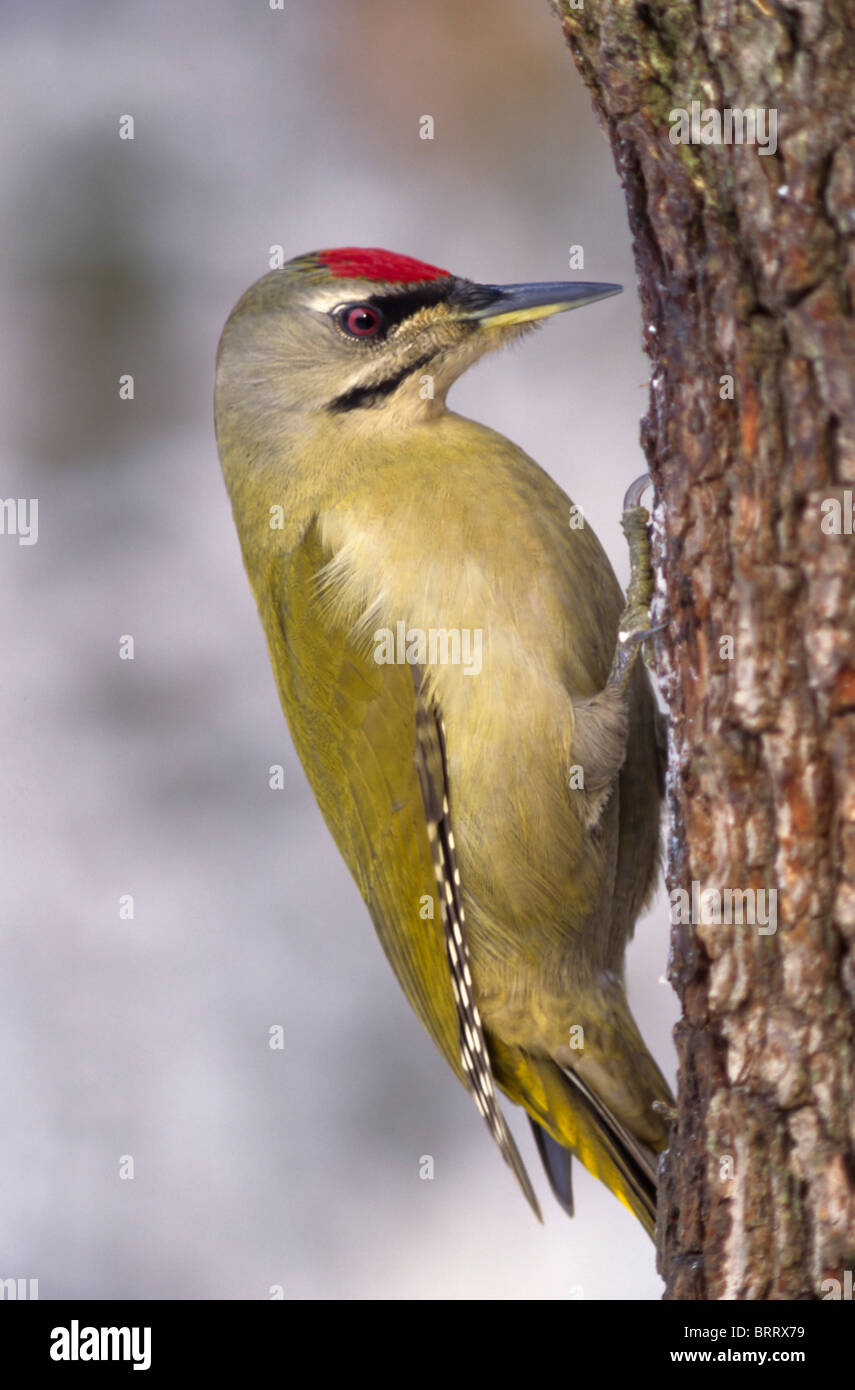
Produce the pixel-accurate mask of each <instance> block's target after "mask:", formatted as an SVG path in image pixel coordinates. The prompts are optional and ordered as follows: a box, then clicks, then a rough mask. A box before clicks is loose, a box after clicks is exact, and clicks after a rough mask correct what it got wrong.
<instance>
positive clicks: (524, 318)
mask: <svg viewBox="0 0 855 1390" xmlns="http://www.w3.org/2000/svg"><path fill="white" fill-rule="evenodd" d="M620 288H621V287H620V286H619V285H603V284H585V283H576V284H572V283H570V284H562V283H554V284H530V285H478V284H474V283H473V282H472V281H471V280H465V279H462V278H460V277H459V276H457V275H452V274H451V272H450V271H447V270H440V269H439V268H438V267H437V266H433V265H426V264H425V263H424V262H422V261H417V260H413V259H412V258H411V257H409V256H399V255H395V254H394V253H393V252H391V251H380V250H376V249H374V248H366V247H352V246H349V247H342V248H339V249H338V250H334V251H316V252H314V253H312V254H311V255H307V256H298V257H297V258H296V259H294V260H292V261H289V262H288V263H287V264H286V265H284V266H283V267H282V268H281V270H274V271H271V272H270V274H268V275H265V276H263V277H262V279H260V280H258V281H256V283H255V284H254V285H252V286H251V288H250V289H248V290H247V292H246V293H245V294H244V295H243V297H242V298H241V299H240V300H239V302H238V304H237V305H236V306H235V309H234V310H233V312H232V314H231V316H230V318H229V320H228V322H227V324H226V326H225V329H224V330H223V335H222V338H221V340H220V347H219V352H218V356H217V398H218V403H217V411H218V420H219V416H220V412H221V410H222V411H228V410H229V409H230V408H232V409H235V410H240V412H241V414H242V415H243V417H244V420H245V422H246V420H247V413H248V414H249V416H250V417H252V416H255V424H256V425H257V426H262V427H263V425H264V423H266V417H267V416H268V414H269V413H270V412H273V413H275V414H276V415H278V416H279V417H280V420H281V417H282V412H289V413H291V415H292V424H293V426H294V428H295V429H299V427H300V420H299V417H305V416H312V415H318V414H323V415H324V416H325V417H326V418H327V419H328V420H333V419H336V418H337V419H339V420H343V419H345V418H348V419H349V420H351V421H353V422H354V423H356V422H359V421H364V422H365V423H367V424H368V425H369V426H379V427H384V428H386V427H388V428H398V427H404V428H406V427H407V426H408V425H409V424H411V423H412V422H413V421H415V420H417V419H424V418H426V417H428V416H430V415H431V414H435V413H437V412H439V411H442V410H444V408H445V396H446V393H447V391H448V389H449V387H450V386H451V384H452V382H453V381H454V380H455V379H456V378H457V377H458V376H460V374H461V372H463V371H465V370H466V368H467V367H468V366H470V364H471V363H472V362H474V361H476V360H477V359H478V358H479V357H481V356H482V355H483V354H484V353H485V352H489V351H490V350H491V349H494V348H497V347H501V346H502V345H503V344H504V343H506V342H508V341H510V340H511V339H513V338H515V337H517V336H519V334H520V333H522V332H525V331H526V329H528V328H530V327H531V326H532V325H534V324H535V323H536V321H537V320H538V319H542V318H545V317H547V316H548V315H550V314H556V313H560V312H561V311H562V310H565V309H575V308H578V307H579V306H580V305H582V304H592V303H595V302H596V301H597V300H599V299H605V298H607V297H608V296H609V295H612V294H618V293H619V292H620Z"/></svg>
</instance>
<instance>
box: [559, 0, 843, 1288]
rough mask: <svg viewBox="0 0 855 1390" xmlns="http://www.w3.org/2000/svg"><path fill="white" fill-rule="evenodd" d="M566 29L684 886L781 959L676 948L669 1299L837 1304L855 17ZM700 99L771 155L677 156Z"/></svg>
mask: <svg viewBox="0 0 855 1390" xmlns="http://www.w3.org/2000/svg"><path fill="white" fill-rule="evenodd" d="M554 7H555V9H556V12H557V13H558V16H559V18H560V21H561V24H562V27H563V29H564V33H565V35H566V38H567V41H568V43H569V46H570V48H571V51H572V53H573V56H574V58H575V61H576V64H577V67H578V69H579V71H580V73H581V75H582V77H583V79H584V80H585V82H586V83H587V85H588V87H589V89H590V91H591V94H592V96H593V100H594V106H595V110H596V111H597V113H598V115H599V118H600V120H601V122H602V124H603V126H604V128H605V131H606V133H607V135H608V138H609V140H610V141H611V145H612V148H613V151H614V156H615V160H616V163H617V167H618V171H619V174H620V177H621V180H622V182H623V185H624V188H625V191H626V199H627V206H628V211H629V221H630V226H631V230H632V235H633V241H634V250H635V258H636V266H637V271H638V279H639V287H640V293H641V302H642V308H643V314H644V329H643V335H644V342H645V345H646V349H647V351H648V353H649V355H650V358H651V362H652V367H651V384H650V402H649V409H648V412H647V415H646V417H645V419H644V421H643V423H642V443H643V446H644V449H645V452H646V455H647V459H648V464H649V467H650V471H651V473H652V475H653V479H654V484H655V489H656V498H657V506H656V526H655V537H656V553H655V559H656V565H657V569H658V573H659V592H658V599H657V611H655V614H654V616H655V618H656V620H657V621H663V622H666V623H667V630H666V631H665V632H664V633H663V635H662V638H661V640H660V645H659V654H658V661H657V673H658V675H659V679H660V688H661V689H662V691H663V694H664V696H665V699H666V701H667V704H668V708H669V711H670V739H669V783H668V803H669V832H668V851H667V880H668V888H669V891H670V890H673V889H678V888H682V889H686V890H689V889H690V887H691V883H692V881H695V882H696V883H698V884H699V885H700V889H701V890H704V889H708V888H712V889H716V890H719V891H721V890H723V889H725V888H730V889H755V890H756V889H765V890H767V891H768V890H770V889H775V890H777V895H778V896H777V919H778V922H777V931H776V932H774V934H771V933H770V934H761V933H760V932H759V931H758V930H757V927H756V926H754V927H752V926H748V925H743V926H738V925H725V924H699V925H694V926H687V927H675V928H673V938H672V954H671V979H672V982H673V983H674V985H675V988H676V989H677V991H678V993H679V996H680V999H681V1002H682V1008H683V1018H682V1021H681V1022H680V1024H679V1025H678V1029H677V1041H678V1053H679V1101H678V1114H677V1119H676V1124H675V1127H674V1130H673V1134H672V1145H671V1149H670V1153H669V1155H668V1156H667V1158H666V1160H665V1166H664V1176H663V1181H662V1186H661V1191H660V1222H659V1256H660V1269H661V1271H662V1273H663V1275H664V1277H665V1280H666V1294H665V1296H666V1297H667V1298H674V1299H700V1298H713V1299H721V1298H731V1299H792V1298H797V1299H816V1298H821V1297H823V1296H824V1292H827V1290H826V1291H823V1290H822V1288H821V1285H822V1282H823V1281H824V1280H826V1279H837V1280H840V1281H842V1280H843V1271H844V1270H846V1269H850V1270H851V1269H852V1268H853V1267H855V1105H853V1094H854V1093H855V1066H853V1061H855V535H852V534H828V533H827V531H826V530H824V529H823V526H824V525H825V526H828V525H829V515H830V514H829V511H828V503H827V499H830V498H836V499H839V500H840V501H841V503H842V504H843V507H844V517H843V524H844V527H845V523H846V515H845V504H846V494H847V492H848V493H849V495H850V497H851V496H852V492H853V489H855V320H853V299H855V239H853V234H855V13H853V9H852V7H851V5H848V4H846V3H843V0H790V2H789V3H788V4H787V5H786V6H785V5H784V4H780V3H777V0H741V2H740V0H710V3H704V4H697V3H684V2H682V0H678V3H668V2H667V0H666V3H656V2H653V0H651V2H650V3H646V2H644V0H639V3H627V2H625V0H584V9H576V8H573V7H572V5H571V4H570V3H568V0H554ZM694 100H698V101H700V103H701V106H702V107H703V108H716V109H718V110H719V111H723V110H724V109H725V108H742V109H744V108H749V107H751V108H755V107H763V108H770V109H774V110H776V111H777V122H778V128H777V143H778V148H777V152H776V153H775V154H768V155H761V154H760V153H759V149H758V148H757V146H749V145H742V146H739V145H730V146H729V145H725V144H719V145H703V144H673V143H671V140H670V138H669V132H670V130H671V127H672V124H673V119H672V117H671V112H672V111H673V110H674V109H675V108H686V109H690V108H691V103H692V101H694ZM726 376H731V377H732V378H733V398H732V399H728V398H727V395H726V393H727V387H726V384H725V385H724V386H722V381H721V378H723V377H726ZM723 392H724V394H723ZM728 636H730V637H732V639H733V643H732V654H731V652H730V649H729V647H728V645H727V643H724V645H723V639H724V638H726V637H728ZM728 1160H730V1161H728Z"/></svg>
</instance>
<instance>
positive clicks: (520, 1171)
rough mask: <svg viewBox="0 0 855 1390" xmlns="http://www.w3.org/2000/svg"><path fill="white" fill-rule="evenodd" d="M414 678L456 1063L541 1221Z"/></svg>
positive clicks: (433, 712)
mask: <svg viewBox="0 0 855 1390" xmlns="http://www.w3.org/2000/svg"><path fill="white" fill-rule="evenodd" d="M413 680H414V684H415V692H416V747H415V761H416V771H417V773H418V779H419V786H420V788H421V793H422V801H423V802H424V808H425V817H426V820H427V832H428V839H429V841H430V848H431V854H432V856H433V867H434V873H435V874H436V882H437V892H438V896H439V904H440V915H441V918H442V929H443V935H444V937H445V948H446V954H447V956H448V965H449V973H450V977H451V989H452V993H453V995H454V1002H455V1005H456V1007H457V1019H458V1024H459V1028H460V1061H461V1064H462V1067H463V1072H464V1075H465V1077H466V1081H467V1084H468V1086H469V1089H470V1090H471V1092H472V1096H473V1098H474V1101H475V1104H476V1105H477V1107H478V1110H479V1112H480V1113H481V1115H482V1116H483V1118H484V1120H485V1122H486V1124H487V1127H488V1129H489V1130H490V1133H491V1134H492V1136H493V1138H494V1140H495V1142H496V1144H497V1145H498V1147H499V1151H500V1152H501V1154H502V1157H503V1158H504V1160H505V1162H506V1163H507V1164H508V1166H509V1168H510V1169H511V1170H512V1171H513V1173H514V1174H515V1175H516V1178H517V1181H518V1182H519V1184H520V1187H521V1188H522V1190H523V1192H524V1193H525V1196H526V1199H527V1200H528V1202H529V1204H530V1206H531V1207H532V1209H533V1211H534V1213H535V1215H536V1216H537V1217H538V1219H539V1220H542V1217H541V1215H540V1207H539V1206H538V1202H537V1198H536V1196H535V1194H534V1189H533V1187H532V1185H531V1181H530V1179H529V1176H528V1173H527V1172H526V1169H525V1164H524V1163H523V1161H522V1158H521V1157H520V1154H519V1150H518V1149H517V1146H516V1144H515V1143H514V1140H513V1136H512V1135H511V1133H510V1131H509V1129H508V1127H507V1124H506V1123H505V1117H504V1115H503V1114H502V1112H501V1110H500V1108H499V1102H498V1097H497V1096H496V1087H495V1084H494V1082H493V1072H492V1069H491V1066H490V1057H489V1053H488V1051H487V1040H486V1038H485V1036H484V1026H483V1024H482V1022H481V1015H480V1013H479V1011H478V1005H477V1004H476V1002H475V995H474V992H473V986H472V971H471V968H470V959H469V949H468V947H467V944H466V931H465V914H464V911H463V902H462V898H461V885H460V871H459V869H458V866H457V854H456V851H455V845H454V831H453V830H452V827H451V809H450V803H449V787H448V766H447V761H446V754H445V725H444V723H443V721H442V717H441V715H440V714H439V711H438V710H437V709H436V708H435V706H434V705H433V704H432V703H430V702H429V700H428V699H427V697H426V696H425V695H424V693H423V691H422V689H421V685H420V680H419V675H418V674H417V671H416V669H415V668H414V670H413Z"/></svg>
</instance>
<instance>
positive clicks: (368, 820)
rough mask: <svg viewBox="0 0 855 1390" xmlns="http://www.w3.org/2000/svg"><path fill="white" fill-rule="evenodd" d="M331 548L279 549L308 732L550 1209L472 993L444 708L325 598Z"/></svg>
mask: <svg viewBox="0 0 855 1390" xmlns="http://www.w3.org/2000/svg"><path fill="white" fill-rule="evenodd" d="M329 558H330V557H329V555H328V554H327V553H326V552H325V551H324V549H323V547H322V544H321V541H320V537H319V535H318V532H317V528H316V527H312V528H311V529H310V530H309V532H308V533H307V535H306V536H305V538H304V539H303V541H302V542H301V543H300V544H299V545H298V546H297V547H296V548H295V549H294V550H293V551H292V552H290V554H289V555H287V556H284V557H277V559H276V560H274V561H273V563H272V565H271V569H270V572H269V574H268V576H267V579H266V582H265V584H264V593H263V595H262V596H261V603H260V607H261V611H262V620H263V622H264V625H265V630H266V633H267V638H268V645H269V648H270V654H271V660H272V663H273V667H274V671H275V673H276V679H277V685H278V687H279V692H280V696H281V699H282V705H283V708H284V710H285V714H286V717H287V719H288V724H289V727H290V729H291V734H292V737H293V739H294V744H295V747H296V749H297V752H298V754H299V756H300V760H301V762H302V764H303V767H304V769H305V771H306V776H307V777H308V779H309V783H310V785H311V787H312V791H313V792H314V794H315V797H316V799H317V802H318V805H319V806H320V809H321V812H322V814H323V816H324V819H325V820H326V822H327V825H328V826H329V828H330V830H331V832H332V835H333V838H334V839H335V842H336V844H337V845H338V848H339V850H340V852H341V854H342V857H343V858H344V860H345V863H346V864H347V865H348V867H349V869H350V871H351V873H352V874H353V877H354V879H355V880H356V883H357V886H358V888H359V891H360V892H361V894H362V896H363V898H364V899H365V902H366V904H367V906H368V910H369V912H370V914H371V918H372V920H373V922H374V926H375V928H376V931H377V935H378V937H379V939H380V944H381V945H382V947H383V950H384V951H385V953H386V956H387V958H388V960H389V963H390V965H391V966H392V969H393V970H394V972H395V974H396V975H397V977H398V980H399V981H400V983H401V985H402V987H403V989H404V993H405V994H406V996H407V998H408V1000H409V1002H410V1004H411V1006H412V1008H413V1009H414V1010H415V1012H416V1014H417V1015H418V1017H419V1018H420V1019H421V1021H422V1023H423V1024H424V1026H425V1028H426V1029H427V1031H428V1032H429V1033H430V1035H431V1037H432V1038H433V1040H434V1042H435V1043H436V1044H437V1046H438V1047H439V1049H440V1051H441V1052H442V1054H443V1056H444V1057H445V1059H446V1061H447V1062H448V1064H449V1066H451V1067H452V1069H453V1070H454V1072H455V1073H456V1074H457V1076H458V1077H459V1079H460V1080H461V1081H462V1082H463V1084H464V1085H465V1086H466V1087H467V1089H468V1090H470V1091H471V1092H472V1094H473V1096H474V1098H475V1101H476V1104H477V1106H478V1109H479V1111H480V1113H481V1115H482V1116H483V1118H484V1119H485V1121H486V1123H487V1126H488V1128H489V1129H490V1132H491V1134H492V1135H493V1138H494V1139H495V1141H496V1143H497V1145H498V1147H499V1149H500V1151H501V1153H502V1156H503V1157H504V1159H505V1161H506V1162H507V1163H508V1165H509V1166H510V1168H511V1169H512V1171H513V1172H514V1173H515V1175H516V1177H517V1179H518V1181H519V1182H520V1185H521V1187H522V1189H523V1192H524V1193H525V1196H526V1198H527V1199H528V1201H529V1202H530V1204H531V1205H532V1207H533V1209H534V1211H535V1213H536V1214H537V1215H538V1217H539V1216H540V1211H539V1208H538V1205H537V1199H536V1197H535V1195H534V1191H533V1188H532V1186H531V1183H530V1181H529V1178H528V1175H527V1173H526V1171H525V1167H524V1165H523V1162H522V1159H521V1158H520V1156H519V1153H518V1151H517V1148H516V1145H515V1143H514V1140H513V1138H512V1136H511V1134H510V1132H509V1131H508V1129H507V1126H506V1124H505V1121H504V1118H503V1116H502V1113H501V1110H500V1109H499V1106H498V1101H497V1098H496V1093H495V1088H494V1086H493V1076H492V1068H491V1062H490V1057H489V1051H488V1045H487V1041H486V1038H485V1036H484V1032H483V1028H482V1024H481V1020H480V1015H479V1013H478V1009H477V1005H476V1004H475V1001H474V997H473V995H472V992H471V986H472V977H471V972H470V970H469V958H468V951H467V947H466V941H465V935H464V932H465V928H464V917H463V907H462V893H461V885H460V877H459V873H458V870H457V861H456V853H455V846H454V835H453V831H452V828H451V815H450V806H449V799H450V791H449V786H448V776H447V767H446V761H445V748H444V733H443V727H442V720H441V717H440V715H439V712H438V711H437V710H436V709H435V708H434V707H433V706H432V705H431V704H430V703H429V701H428V700H427V699H426V697H425V696H424V695H423V693H422V690H421V685H420V680H419V674H420V673H418V672H414V671H413V668H412V667H410V666H409V665H406V664H405V665H392V664H388V665H380V664H378V663H377V662H375V661H374V659H373V656H372V654H371V653H370V652H368V651H366V650H365V649H364V647H363V646H361V645H359V644H357V643H355V642H354V640H353V638H352V636H351V633H350V631H349V630H348V628H347V626H346V624H345V622H344V621H342V620H341V619H339V618H337V617H336V615H335V613H334V611H333V606H332V605H330V604H325V603H323V602H322V601H321V599H320V585H319V576H320V574H321V572H322V571H323V570H324V568H325V566H326V564H327V562H328V560H329ZM437 902H438V906H437ZM428 904H429V905H430V910H429V912H427V905H428Z"/></svg>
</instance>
